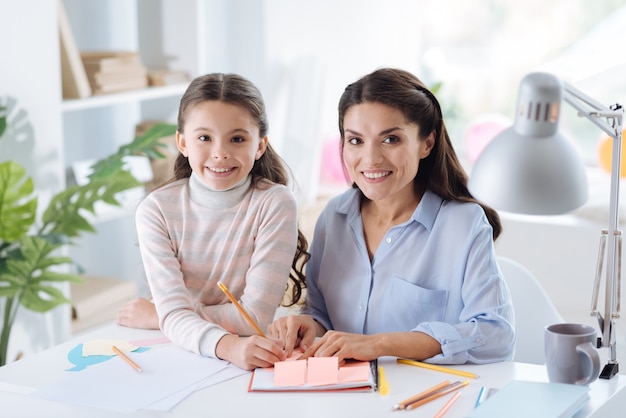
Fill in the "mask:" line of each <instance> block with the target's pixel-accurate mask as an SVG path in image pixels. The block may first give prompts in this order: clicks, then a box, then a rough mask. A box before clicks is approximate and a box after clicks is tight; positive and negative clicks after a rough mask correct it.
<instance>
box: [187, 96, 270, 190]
mask: <svg viewBox="0 0 626 418" xmlns="http://www.w3.org/2000/svg"><path fill="white" fill-rule="evenodd" d="M267 141H268V140H267V137H265V138H261V137H260V136H259V127H258V125H257V124H256V121H255V120H254V118H253V117H252V115H250V113H249V112H248V111H247V110H246V109H244V108H243V107H240V106H236V105H233V104H230V103H224V102H221V101H219V100H208V101H204V102H199V103H197V104H195V105H194V106H193V107H191V108H190V109H189V110H188V112H187V115H186V120H185V126H184V132H182V133H180V132H177V133H176V142H177V144H178V149H179V151H180V152H181V153H182V154H183V155H184V156H185V157H187V158H188V159H189V165H190V166H191V169H192V170H193V172H194V173H195V174H196V175H197V176H198V177H199V178H200V179H202V181H204V183H205V184H206V185H207V186H208V187H210V188H211V189H213V190H228V189H230V188H231V187H233V186H235V185H236V184H237V183H239V182H240V181H242V180H243V179H244V178H245V177H246V176H247V175H248V174H249V173H250V171H251V170H252V167H253V166H254V162H255V160H258V159H259V158H261V156H262V155H263V153H264V152H265V149H266V146H267Z"/></svg>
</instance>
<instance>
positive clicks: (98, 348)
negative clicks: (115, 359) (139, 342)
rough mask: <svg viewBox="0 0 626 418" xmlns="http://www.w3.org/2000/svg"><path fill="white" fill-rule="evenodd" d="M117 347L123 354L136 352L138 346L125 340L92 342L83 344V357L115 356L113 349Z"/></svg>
mask: <svg viewBox="0 0 626 418" xmlns="http://www.w3.org/2000/svg"><path fill="white" fill-rule="evenodd" d="M113 346H116V347H117V348H119V349H120V350H122V351H123V352H128V351H135V350H136V349H137V348H139V347H137V346H135V345H133V344H131V343H129V342H128V341H123V340H92V341H87V342H84V343H83V357H87V356H113V355H115V353H114V352H113V350H112V349H111V347H113Z"/></svg>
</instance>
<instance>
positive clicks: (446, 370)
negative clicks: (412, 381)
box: [397, 358, 480, 379]
mask: <svg viewBox="0 0 626 418" xmlns="http://www.w3.org/2000/svg"><path fill="white" fill-rule="evenodd" d="M397 362H398V363H402V364H408V365H410V366H417V367H422V368H424V369H430V370H435V371H438V372H443V373H451V374H455V375H457V376H463V377H471V378H472V379H478V378H479V377H480V376H478V375H477V374H474V373H470V372H464V371H462V370H456V369H450V368H448V367H442V366H437V365H434V364H429V363H422V362H421V361H415V360H408V359H404V358H399V359H398V360H397Z"/></svg>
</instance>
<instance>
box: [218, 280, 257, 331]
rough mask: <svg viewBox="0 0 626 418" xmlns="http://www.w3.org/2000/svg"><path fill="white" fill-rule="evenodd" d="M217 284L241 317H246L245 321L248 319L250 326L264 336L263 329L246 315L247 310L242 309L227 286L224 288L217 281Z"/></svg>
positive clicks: (222, 284)
mask: <svg viewBox="0 0 626 418" xmlns="http://www.w3.org/2000/svg"><path fill="white" fill-rule="evenodd" d="M217 285H218V286H219V288H220V289H222V292H224V294H225V295H226V297H228V299H230V301H231V302H232V303H233V305H235V307H236V308H237V309H239V312H241V314H242V315H243V317H244V318H246V321H248V323H250V325H252V327H253V328H254V329H255V330H256V332H257V334H259V335H260V336H261V337H265V333H264V332H263V331H261V328H259V326H258V325H257V324H256V322H254V320H253V319H252V318H251V317H250V315H248V312H246V311H244V309H243V307H242V306H241V305H240V304H239V302H237V299H235V297H234V296H233V295H232V294H231V293H230V291H229V290H228V288H226V286H224V283H222V282H217Z"/></svg>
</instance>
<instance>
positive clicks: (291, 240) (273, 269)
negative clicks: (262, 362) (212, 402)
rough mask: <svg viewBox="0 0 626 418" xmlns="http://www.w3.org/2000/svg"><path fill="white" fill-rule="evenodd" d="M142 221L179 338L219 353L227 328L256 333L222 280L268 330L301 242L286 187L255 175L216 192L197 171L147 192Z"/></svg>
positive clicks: (165, 326)
mask: <svg viewBox="0 0 626 418" xmlns="http://www.w3.org/2000/svg"><path fill="white" fill-rule="evenodd" d="M135 221H136V225H137V235H138V240H139V247H140V251H141V257H142V260H143V265H144V269H145V273H146V277H147V280H148V284H149V287H150V291H151V293H152V297H153V300H154V303H155V306H156V309H157V313H158V316H159V324H160V327H161V330H162V331H163V333H164V334H165V335H166V336H167V337H168V338H169V339H170V340H171V341H172V342H174V343H175V344H177V345H179V346H181V347H183V348H185V349H187V350H189V351H192V352H195V353H198V354H201V355H204V356H210V357H215V347H216V346H217V343H218V341H219V340H220V339H221V338H222V337H223V336H224V335H225V334H226V333H233V334H237V335H252V334H254V333H255V331H254V328H252V327H251V326H250V325H249V324H248V323H247V322H246V320H245V319H244V318H243V316H242V315H241V313H240V312H239V311H238V310H237V309H236V307H235V306H234V305H233V304H232V303H230V301H229V300H228V298H227V297H226V296H225V295H224V294H223V293H222V291H221V290H220V289H219V287H218V286H217V282H218V281H221V282H222V283H224V284H225V285H226V286H227V287H228V289H229V290H230V292H231V293H232V294H233V296H234V297H235V298H237V299H238V300H239V302H240V303H241V305H242V307H243V308H244V309H245V310H246V311H247V312H248V313H249V314H250V316H251V317H252V318H253V319H254V320H255V321H256V322H257V324H259V326H260V327H261V328H262V329H265V328H266V327H267V326H268V324H269V323H270V322H271V321H272V319H273V316H274V313H275V311H276V308H277V307H278V305H279V304H280V301H281V299H282V296H283V293H284V291H285V289H286V286H287V281H288V278H289V271H290V268H291V263H292V261H293V257H294V254H295V250H296V243H297V231H298V225H297V208H296V201H295V198H294V196H293V194H292V193H291V191H290V190H289V189H288V188H287V187H285V186H283V185H277V184H273V183H270V182H269V181H261V182H259V183H258V184H257V185H256V186H255V187H252V186H251V181H250V178H249V177H248V179H247V180H246V181H244V182H243V183H242V184H239V185H237V186H235V187H234V188H233V189H230V190H227V191H213V190H211V189H208V188H207V187H206V186H205V185H204V183H202V181H201V180H200V179H199V178H197V177H196V176H195V175H193V174H192V176H191V177H190V178H189V179H182V180H178V181H175V182H173V183H171V184H169V185H167V186H164V187H162V188H160V189H157V190H155V191H153V192H152V193H150V194H149V195H148V196H146V198H145V199H144V200H143V201H142V202H141V203H140V204H139V206H138V208H137V212H136V216H135Z"/></svg>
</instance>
